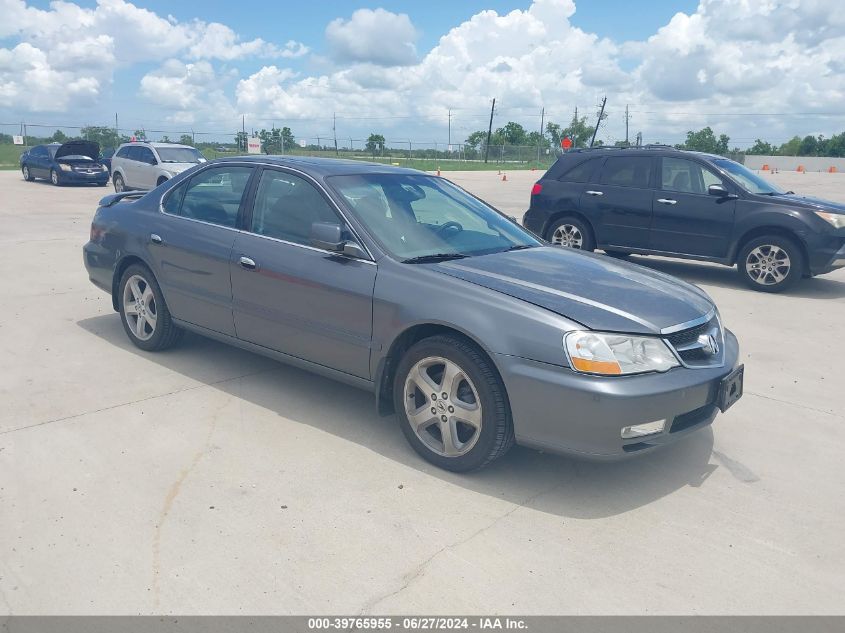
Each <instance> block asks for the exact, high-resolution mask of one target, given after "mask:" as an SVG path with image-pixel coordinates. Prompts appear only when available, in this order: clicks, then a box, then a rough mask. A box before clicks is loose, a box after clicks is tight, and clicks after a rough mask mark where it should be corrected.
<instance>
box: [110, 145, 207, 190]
mask: <svg viewBox="0 0 845 633" xmlns="http://www.w3.org/2000/svg"><path fill="white" fill-rule="evenodd" d="M204 162H205V158H204V157H203V155H202V154H200V152H199V150H198V149H196V148H194V147H191V146H190V145H176V144H175V143H124V144H123V145H121V146H120V147H118V148H117V151H116V152H115V153H114V156H112V159H111V177H112V182H113V183H114V190H115V191H117V192H118V193H120V192H121V191H132V190H137V189H141V190H147V189H153V188H155V187H158V186H159V185H160V184H161V183H163V182H164V181H166V180H170V179H171V178H173V176H175V175H176V174H178V173H181V172H183V171H185V170H186V169H190V168H191V167H193V166H195V165H197V164H198V163H204Z"/></svg>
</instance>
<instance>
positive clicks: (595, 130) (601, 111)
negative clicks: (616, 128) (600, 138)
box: [590, 97, 607, 147]
mask: <svg viewBox="0 0 845 633" xmlns="http://www.w3.org/2000/svg"><path fill="white" fill-rule="evenodd" d="M605 103H607V97H605V98H604V99H602V100H601V110H599V120H598V121H596V127H595V128H594V129H593V138H592V139H590V147H592V146H593V143H595V142H596V134H597V133H598V131H599V126H600V125H601V118H602V117H603V116H604V104H605Z"/></svg>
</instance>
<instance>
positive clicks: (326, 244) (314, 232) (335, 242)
mask: <svg viewBox="0 0 845 633" xmlns="http://www.w3.org/2000/svg"><path fill="white" fill-rule="evenodd" d="M342 234H343V228H342V227H341V226H340V224H332V223H330V222H314V223H313V224H312V225H311V246H314V247H316V248H322V249H323V250H327V251H333V252H336V253H339V252H341V251H343V244H344V242H343V238H342V237H341V236H342Z"/></svg>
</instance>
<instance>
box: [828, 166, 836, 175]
mask: <svg viewBox="0 0 845 633" xmlns="http://www.w3.org/2000/svg"><path fill="white" fill-rule="evenodd" d="M827 173H829V174H835V173H836V167H831V168H830V169H828V170H827Z"/></svg>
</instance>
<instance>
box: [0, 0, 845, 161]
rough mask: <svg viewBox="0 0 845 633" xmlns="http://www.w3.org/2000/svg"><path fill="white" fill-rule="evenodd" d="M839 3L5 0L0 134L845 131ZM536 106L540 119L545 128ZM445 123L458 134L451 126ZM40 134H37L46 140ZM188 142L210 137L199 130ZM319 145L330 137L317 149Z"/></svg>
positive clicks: (776, 137)
mask: <svg viewBox="0 0 845 633" xmlns="http://www.w3.org/2000/svg"><path fill="white" fill-rule="evenodd" d="M839 5H840V0H650V1H649V2H632V1H631V0H627V1H623V0H534V1H533V2H532V1H530V0H523V1H521V2H519V1H505V0H486V1H473V0H461V1H460V2H456V1H455V0H451V1H450V2H446V1H442V0H428V1H427V2H408V1H406V2H399V1H397V0H382V1H376V2H349V1H343V2H341V1H339V0H324V1H319V2H312V3H310V4H307V5H306V4H304V3H302V2H289V1H286V0H285V1H279V2H271V3H268V2H258V1H256V0H240V1H239V2H231V1H227V2H215V1H213V0H207V1H205V2H199V1H196V0H180V1H179V2H173V1H172V0H169V1H168V2H164V1H161V0H147V1H143V0H137V1H136V2H134V3H133V2H128V1H127V0H76V1H75V2H72V1H59V2H43V1H32V2H26V1H25V0H0V16H2V18H0V132H5V133H7V134H12V133H17V129H16V127H15V126H16V125H18V122H20V121H26V122H27V125H28V129H29V131H30V132H31V133H38V130H39V128H36V127H34V126H35V125H45V126H48V127H50V128H53V127H63V128H64V129H66V130H69V131H72V130H71V126H81V125H114V119H115V114H116V113H117V115H118V118H119V122H120V127H121V128H123V129H127V130H130V131H131V130H133V129H139V128H144V129H146V130H148V131H150V130H160V131H161V132H156V133H151V134H150V137H151V138H154V137H157V136H160V135H161V134H162V133H167V134H168V135H169V136H170V137H171V138H172V137H173V136H174V135H175V136H178V135H179V134H180V133H183V132H190V131H191V130H194V131H197V132H206V133H208V136H206V137H205V138H208V139H211V138H214V139H215V140H218V139H219V140H226V137H227V135H228V136H229V137H231V135H232V134H233V132H234V131H235V130H236V129H239V128H240V126H241V121H242V120H243V119H244V118H245V120H246V126H247V128H248V130H249V129H260V128H269V127H271V126H272V125H276V126H279V127H281V126H288V127H290V128H291V129H292V130H293V133H294V135H295V136H296V137H297V138H298V139H304V140H307V141H308V142H314V141H315V140H316V139H317V138H321V139H327V138H329V137H331V136H332V134H333V132H332V128H333V125H334V126H335V129H336V131H337V136H338V142H339V144H341V145H347V144H348V142H349V141H348V139H350V138H351V139H353V141H352V142H353V143H354V142H355V141H356V140H360V139H365V138H366V137H367V136H368V135H369V134H370V133H373V132H376V133H381V134H383V135H384V136H385V137H387V139H388V141H389V142H390V141H392V142H393V144H397V143H400V142H407V141H408V140H410V141H413V142H415V143H418V144H427V145H433V144H434V143H438V144H440V145H444V144H445V143H447V142H448V141H449V140H451V142H452V143H458V142H461V141H463V139H465V138H466V136H467V135H468V134H469V133H470V132H472V131H475V130H478V129H484V128H486V125H487V120H488V117H489V113H490V103H491V99H493V98H494V97H495V98H496V112H495V118H494V127H499V126H502V125H504V124H505V123H506V122H507V121H511V120H513V121H517V122H519V123H521V124H522V125H524V126H525V127H526V128H527V129H529V130H536V129H538V128H539V126H540V122H541V116H542V120H543V121H550V120H551V121H555V122H558V123H562V124H564V125H565V124H567V123H568V122H569V120H570V119H571V118H572V115H573V112H574V110H575V109H576V108H578V113H579V116H587V117H589V119H590V120H594V119H595V117H596V113H597V109H598V108H597V104H598V103H599V101H600V100H601V99H602V97H604V96H607V99H608V101H607V112H608V118H607V119H606V121H605V122H604V123H603V126H602V128H601V130H600V132H599V135H598V136H599V138H601V139H603V140H604V141H606V142H614V141H617V140H622V139H624V138H625V133H626V131H625V108H626V106H627V107H628V110H629V119H628V123H629V125H628V133H629V134H630V137H631V138H633V137H634V136H635V135H636V134H637V132H642V134H643V138H644V140H645V141H646V142H670V143H676V142H680V141H682V140H683V138H684V137H685V135H686V131H687V130H693V129H695V130H697V129H700V128H702V127H704V126H705V125H710V126H711V127H712V128H713V129H714V130H715V131H716V133H717V134H719V133H726V134H728V135H729V136H730V137H731V146H732V147H734V146H736V147H740V148H744V147H748V146H750V145H751V144H752V143H753V142H754V139H756V138H762V139H764V140H768V141H771V142H778V143H780V142H783V141H785V140H787V139H788V138H790V137H792V136H794V135H800V136H804V135H807V134H813V135H818V134H823V135H825V136H830V135H832V134H834V133H840V132H843V131H845V111H843V109H842V103H843V97H845V12H842V11H841V8H840V6H839ZM541 112H544V114H542V115H541ZM450 121H451V126H450V125H449V122H450ZM44 131H45V133H47V132H48V131H51V130H48V129H45V130H44ZM200 138H203V137H202V136H200ZM323 142H325V140H323Z"/></svg>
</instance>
